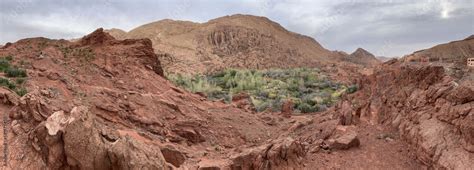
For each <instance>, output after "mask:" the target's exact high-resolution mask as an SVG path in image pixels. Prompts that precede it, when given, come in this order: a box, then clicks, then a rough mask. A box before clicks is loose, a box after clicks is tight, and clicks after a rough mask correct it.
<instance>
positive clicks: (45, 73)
mask: <svg viewBox="0 0 474 170" xmlns="http://www.w3.org/2000/svg"><path fill="white" fill-rule="evenodd" d="M151 44H152V43H151V41H150V40H148V39H134V40H132V39H126V40H115V39H114V38H113V37H112V36H110V35H109V34H107V33H104V32H103V31H102V29H99V30H97V31H95V32H94V33H92V34H90V35H88V36H85V37H83V38H82V39H80V40H78V41H77V42H74V43H71V42H69V41H64V40H50V39H45V38H33V39H24V40H20V41H18V42H16V43H13V44H10V45H9V46H8V47H7V48H2V49H0V56H10V57H8V58H9V59H8V61H9V64H11V65H14V66H15V67H19V68H22V69H24V70H26V73H27V74H26V75H25V76H27V79H26V82H22V83H21V84H23V86H24V87H25V88H26V90H27V92H25V93H22V94H21V95H23V96H19V95H18V94H17V93H15V92H14V91H13V90H12V89H9V88H12V87H13V86H12V87H11V86H10V84H13V83H12V82H15V77H10V76H8V75H6V77H5V75H4V74H2V75H1V76H2V83H1V84H0V85H1V86H2V87H0V98H1V99H2V100H1V101H2V102H1V103H0V110H1V111H2V113H3V116H2V117H1V119H2V120H3V121H2V122H3V129H4V131H2V132H1V134H2V136H3V138H2V143H3V146H2V151H4V154H2V156H1V158H2V159H1V161H2V163H4V165H5V166H6V167H7V168H19V169H37V168H40V169H136V168H139V169H140V168H148V169H168V168H173V167H188V168H192V167H206V166H210V165H209V164H210V163H209V162H206V161H205V160H218V159H223V160H226V161H227V162H225V163H228V166H235V167H244V169H245V167H248V166H250V165H249V164H251V163H252V162H253V161H254V160H257V156H258V155H260V154H264V152H263V150H255V151H254V152H246V151H247V150H252V151H253V148H255V147H257V146H258V147H259V146H262V147H265V148H273V149H271V150H274V151H275V152H277V153H280V152H281V153H287V152H288V153H290V152H291V154H287V155H284V157H281V158H280V157H274V158H264V159H258V161H257V162H256V164H257V163H258V164H259V165H260V164H261V166H263V165H272V166H274V167H278V166H283V165H284V166H285V167H289V166H297V164H287V163H284V162H286V161H296V159H297V158H298V159H301V157H302V156H303V152H302V150H301V146H302V145H301V143H299V142H297V141H295V140H294V139H290V138H284V139H279V138H278V136H277V135H278V129H279V128H280V127H286V128H287V126H289V125H291V124H290V123H289V120H285V121H282V122H280V123H279V124H278V125H273V126H271V125H269V124H267V123H266V122H265V121H263V120H262V119H260V118H259V117H258V116H257V115H255V114H253V113H251V112H248V111H245V110H241V109H239V108H236V107H231V106H229V105H226V104H224V103H221V102H208V101H205V99H204V98H203V97H201V96H199V95H196V94H191V93H188V92H186V91H184V90H181V89H179V88H176V87H174V86H173V85H172V84H171V83H169V82H168V81H167V80H166V79H165V78H163V71H162V68H161V64H160V61H159V60H157V56H156V54H155V53H154V52H153V48H152V45H151ZM10 58H11V59H10ZM7 83H9V84H7ZM7 85H8V86H7ZM267 117H268V118H270V119H271V120H275V119H276V118H274V117H276V115H268V116H267ZM254 129H259V130H258V131H255V130H254ZM269 139H274V140H275V141H271V142H269V141H268V140H269ZM286 145H291V146H295V147H296V148H286V147H284V148H282V147H277V146H286ZM3 155H5V156H3ZM230 156H232V157H230ZM286 156H288V157H286ZM229 157H230V158H229ZM224 158H226V159H224ZM231 158H232V159H231ZM229 161H230V162H229ZM275 161H277V162H280V163H279V164H274V163H273V162H275ZM211 163H212V164H211V165H213V166H216V164H217V163H216V162H211Z"/></svg>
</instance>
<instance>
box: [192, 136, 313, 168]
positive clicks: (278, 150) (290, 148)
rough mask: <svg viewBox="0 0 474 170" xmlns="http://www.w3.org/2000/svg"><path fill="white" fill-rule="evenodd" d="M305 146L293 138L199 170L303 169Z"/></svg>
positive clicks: (206, 165) (201, 165)
mask: <svg viewBox="0 0 474 170" xmlns="http://www.w3.org/2000/svg"><path fill="white" fill-rule="evenodd" d="M305 154H306V151H305V150H304V146H303V145H302V144H301V143H300V142H299V141H295V140H294V139H292V138H284V139H278V140H275V141H272V142H271V143H269V144H266V145H262V146H259V147H256V148H252V149H247V150H244V151H242V152H241V153H238V154H235V155H232V156H230V158H229V159H227V160H223V161H213V162H211V163H209V162H202V163H201V164H200V165H199V169H255V170H264V169H282V170H283V169H292V168H293V169H301V168H303V165H302V164H301V161H302V159H303V157H304V156H305Z"/></svg>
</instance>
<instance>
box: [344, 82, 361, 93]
mask: <svg viewBox="0 0 474 170" xmlns="http://www.w3.org/2000/svg"><path fill="white" fill-rule="evenodd" d="M358 89H359V86H358V85H357V84H354V85H351V86H349V88H347V93H349V94H351V93H354V92H356V91H357V90H358Z"/></svg>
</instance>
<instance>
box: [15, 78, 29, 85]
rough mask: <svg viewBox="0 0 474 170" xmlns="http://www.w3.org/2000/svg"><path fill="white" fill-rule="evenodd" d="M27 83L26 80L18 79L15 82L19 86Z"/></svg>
mask: <svg viewBox="0 0 474 170" xmlns="http://www.w3.org/2000/svg"><path fill="white" fill-rule="evenodd" d="M25 81H26V79H25V78H17V79H16V80H15V82H16V84H18V85H21V84H23V83H25Z"/></svg>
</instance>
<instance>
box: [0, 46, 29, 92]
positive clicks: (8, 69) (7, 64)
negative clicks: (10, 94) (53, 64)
mask: <svg viewBox="0 0 474 170" xmlns="http://www.w3.org/2000/svg"><path fill="white" fill-rule="evenodd" d="M13 59H14V58H13V56H10V55H9V56H5V57H0V72H4V73H5V76H6V77H10V78H16V79H14V81H10V79H8V78H5V77H0V86H3V87H6V88H9V89H11V90H13V91H15V93H17V94H18V95H20V96H23V95H25V94H26V93H28V91H27V90H26V88H25V87H23V84H24V83H25V82H26V77H27V76H28V75H27V73H26V70H24V69H21V68H18V67H17V66H14V65H11V62H12V61H13Z"/></svg>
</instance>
